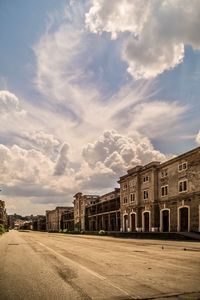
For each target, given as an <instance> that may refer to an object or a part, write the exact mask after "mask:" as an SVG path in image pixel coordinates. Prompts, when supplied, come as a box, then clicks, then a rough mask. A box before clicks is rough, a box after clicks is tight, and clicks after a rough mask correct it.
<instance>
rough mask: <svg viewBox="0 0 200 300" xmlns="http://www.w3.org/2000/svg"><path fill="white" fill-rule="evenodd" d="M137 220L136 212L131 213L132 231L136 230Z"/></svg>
mask: <svg viewBox="0 0 200 300" xmlns="http://www.w3.org/2000/svg"><path fill="white" fill-rule="evenodd" d="M135 222H136V214H135V213H132V214H131V231H136V226H135Z"/></svg>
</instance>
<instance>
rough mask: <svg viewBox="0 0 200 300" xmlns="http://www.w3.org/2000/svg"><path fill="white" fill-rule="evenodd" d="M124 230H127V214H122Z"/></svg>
mask: <svg viewBox="0 0 200 300" xmlns="http://www.w3.org/2000/svg"><path fill="white" fill-rule="evenodd" d="M124 231H128V216H127V215H126V216H124Z"/></svg>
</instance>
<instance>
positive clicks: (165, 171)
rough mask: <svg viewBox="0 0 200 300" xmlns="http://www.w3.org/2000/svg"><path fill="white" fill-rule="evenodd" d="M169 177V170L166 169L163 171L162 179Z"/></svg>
mask: <svg viewBox="0 0 200 300" xmlns="http://www.w3.org/2000/svg"><path fill="white" fill-rule="evenodd" d="M167 176H168V170H167V169H164V170H162V171H161V177H162V178H163V177H167Z"/></svg>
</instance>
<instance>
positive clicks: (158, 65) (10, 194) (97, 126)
mask: <svg viewBox="0 0 200 300" xmlns="http://www.w3.org/2000/svg"><path fill="white" fill-rule="evenodd" d="M199 20H200V3H199V1H196V0H192V1H188V0H176V1H171V0H167V1H158V0H150V1H149V5H148V6H147V5H145V1H143V0H140V1H137V0H136V1H125V0H116V1H110V2H108V1H105V0H104V1H100V0H94V1H89V0H88V1H87V0H86V1H79V0H77V1H55V0H43V1H39V0H35V1H32V0H19V1H17V2H16V1H11V0H7V1H5V0H3V1H1V2H0V38H1V42H0V54H1V55H0V113H1V119H0V123H1V124H0V162H1V166H0V172H1V174H2V179H1V186H2V188H3V192H2V193H1V194H2V195H1V197H2V198H3V199H4V200H5V201H6V203H7V208H8V212H9V213H13V212H19V213H22V214H29V213H34V214H37V213H44V211H45V210H46V209H51V208H53V207H55V206H56V205H63V204H71V202H72V200H73V194H75V193H76V192H78V191H83V192H86V193H90V192H91V193H96V194H102V193H104V192H107V191H110V190H112V189H113V188H114V187H115V186H117V183H116V181H117V179H118V178H119V176H121V175H122V174H124V173H125V172H126V170H127V169H128V168H129V167H132V166H134V165H137V164H145V163H148V162H149V161H151V160H153V159H156V160H160V161H163V160H166V159H167V158H168V157H170V156H171V155H176V154H180V153H183V152H185V151H187V150H190V149H192V148H194V147H197V146H198V145H199V143H200V134H199V130H200V121H199V111H200V101H199V94H200V84H199V79H200V39H199V33H198V28H199V26H200V21H199ZM180 24H182V25H180ZM198 25H199V26H198Z"/></svg>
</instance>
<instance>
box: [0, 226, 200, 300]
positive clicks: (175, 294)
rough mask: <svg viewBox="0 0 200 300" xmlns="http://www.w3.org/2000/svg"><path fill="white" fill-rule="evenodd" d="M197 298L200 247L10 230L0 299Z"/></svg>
mask: <svg viewBox="0 0 200 300" xmlns="http://www.w3.org/2000/svg"><path fill="white" fill-rule="evenodd" d="M16 299H17V300H18V299H22V300H29V299H30V300H32V299H33V300H40V299H41V300H46V299H47V300H62V299H63V300H71V299H72V300H73V299H99V300H100V299H106V300H109V299H116V300H122V299H170V300H171V299H200V243H195V242H176V241H155V240H148V241H147V240H131V239H129V240H127V239H116V238H111V237H97V236H94V237H93V236H84V235H68V234H55V233H51V234H50V233H42V232H18V231H14V230H12V231H10V232H9V233H6V234H4V235H3V236H2V237H0V300H16Z"/></svg>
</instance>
